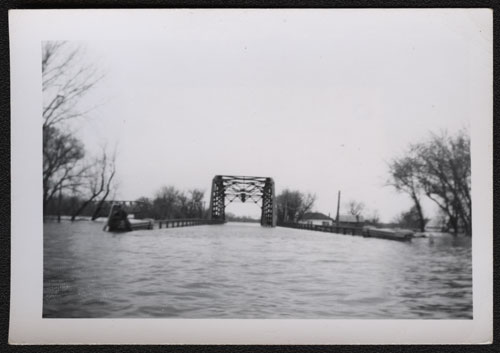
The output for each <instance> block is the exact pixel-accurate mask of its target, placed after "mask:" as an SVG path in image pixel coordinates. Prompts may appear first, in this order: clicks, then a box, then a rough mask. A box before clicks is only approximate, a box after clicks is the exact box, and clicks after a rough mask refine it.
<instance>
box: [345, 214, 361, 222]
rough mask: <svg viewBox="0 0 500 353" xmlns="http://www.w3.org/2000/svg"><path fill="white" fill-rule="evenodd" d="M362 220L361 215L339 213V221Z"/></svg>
mask: <svg viewBox="0 0 500 353" xmlns="http://www.w3.org/2000/svg"><path fill="white" fill-rule="evenodd" d="M363 221H364V219H363V216H355V215H352V214H345V215H339V223H344V224H345V223H361V222H363Z"/></svg>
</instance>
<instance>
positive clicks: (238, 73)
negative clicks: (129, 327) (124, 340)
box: [11, 9, 492, 342]
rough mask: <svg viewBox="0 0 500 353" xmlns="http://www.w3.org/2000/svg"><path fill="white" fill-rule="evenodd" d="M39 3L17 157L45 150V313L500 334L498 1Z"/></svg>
mask: <svg viewBox="0 0 500 353" xmlns="http://www.w3.org/2000/svg"><path fill="white" fill-rule="evenodd" d="M22 12H23V11H18V12H17V13H16V17H14V16H11V17H14V18H13V20H14V21H13V24H11V60H12V61H13V62H14V64H15V63H16V61H15V60H16V59H17V60H18V62H22V60H24V59H23V58H26V57H28V56H29V67H30V70H24V71H23V72H22V74H20V76H22V79H20V80H19V81H18V82H20V83H19V86H16V83H15V81H13V84H12V89H13V97H14V98H15V97H16V96H17V97H21V99H20V101H19V102H18V103H17V106H18V107H19V108H18V109H17V110H16V105H14V106H13V116H12V124H13V131H14V133H13V146H14V148H15V145H16V141H19V143H18V145H21V142H20V141H21V140H22V141H24V142H23V143H24V144H25V145H26V144H29V147H27V149H29V151H30V152H26V153H25V152H24V149H22V148H19V152H18V154H17V156H16V152H15V151H14V152H13V153H14V154H13V156H14V159H15V158H16V157H19V158H17V160H15V161H13V166H14V167H15V165H16V163H18V164H21V161H22V159H24V161H26V159H27V158H31V157H30V156H34V157H33V158H37V159H36V160H37V163H34V164H36V165H35V166H32V167H26V166H23V167H22V168H25V169H24V171H20V172H19V175H23V177H20V178H18V179H17V180H18V182H19V183H24V185H23V186H21V185H20V186H19V189H21V187H22V188H23V193H22V195H26V196H19V198H18V199H17V201H16V200H13V214H14V213H15V212H16V210H15V209H16V202H18V204H19V205H20V204H22V203H25V202H26V200H30V202H32V203H35V204H36V205H35V206H36V207H37V209H36V210H34V211H30V210H28V211H26V212H28V214H29V215H33V217H32V218H35V219H38V220H39V221H37V222H36V223H35V225H34V226H33V227H35V226H36V227H38V228H39V229H38V231H37V234H34V235H33V236H32V237H35V238H37V241H36V243H35V244H37V245H36V246H35V245H33V248H32V249H33V250H30V251H31V252H26V251H25V252H24V257H23V259H24V260H21V259H20V258H17V259H18V260H17V261H18V262H15V251H16V249H17V248H19V249H20V248H21V247H24V246H25V242H27V241H28V238H26V237H27V236H26V234H28V233H30V231H28V230H24V231H23V229H24V228H23V227H24V226H23V225H19V226H18V227H19V228H17V234H16V227H15V226H13V237H15V239H13V251H14V252H13V270H15V269H16V263H17V264H18V265H17V268H19V269H20V271H21V272H22V273H27V272H28V271H27V269H24V267H23V266H24V265H19V264H24V262H22V261H25V262H26V263H28V262H29V260H30V258H31V259H32V261H33V262H34V265H33V266H35V265H36V266H38V267H37V268H38V272H36V273H37V274H36V275H34V276H35V277H36V280H34V284H33V286H35V285H36V286H37V290H36V292H32V293H36V296H35V297H36V299H35V300H36V305H35V306H36V310H37V312H38V314H37V315H38V319H39V320H41V322H45V323H50V325H53V324H54V325H55V324H58V323H63V322H66V321H64V320H63V319H71V320H70V321H71V322H82V321H81V320H78V319H98V320H97V321H99V320H101V321H102V322H106V320H105V319H123V320H125V319H175V320H173V321H169V322H173V324H172V325H175V322H181V323H182V325H184V324H186V325H188V324H189V322H191V321H193V322H197V321H196V320H198V319H204V320H205V322H207V321H206V319H211V320H221V319H226V320H231V321H222V322H228V323H230V322H232V320H238V322H244V323H245V322H252V321H253V320H263V321H264V322H273V323H276V322H281V320H283V322H286V320H294V321H293V322H299V323H303V324H307V322H312V323H314V322H315V321H316V320H326V321H328V322H332V323H333V324H334V325H336V322H338V323H341V322H349V324H348V325H351V326H346V327H354V326H356V325H355V324H354V323H355V322H357V321H358V320H367V322H368V325H375V326H377V325H379V324H378V323H381V325H384V324H385V323H387V324H394V325H396V327H397V325H406V324H408V325H410V324H412V323H414V322H415V323H417V324H418V325H421V326H425V325H427V323H429V325H431V324H436V325H444V324H446V323H447V322H453V323H454V324H456V325H458V326H459V327H461V328H466V327H471V326H467V325H474V324H475V323H476V322H478V321H477V320H478V319H481V322H484V321H486V326H485V327H486V330H483V331H482V332H483V333H484V334H483V335H482V336H480V337H488V332H489V331H488V318H491V317H490V316H488V315H491V313H490V314H488V308H489V309H490V311H491V303H490V302H489V301H488V298H491V293H490V292H489V291H490V290H491V283H489V282H488V281H490V280H491V278H492V277H491V272H490V273H488V272H487V271H480V272H479V270H480V269H484V268H485V267H486V268H488V265H491V261H492V258H491V251H492V244H491V239H492V229H490V228H489V226H490V224H491V210H492V205H491V197H492V195H491V194H489V193H488V192H491V177H490V175H488V173H489V171H490V170H491V160H490V159H489V157H488V156H490V155H489V153H492V151H490V149H491V141H492V140H491V129H492V126H491V125H492V106H491V105H492V87H491V85H492V76H491V74H492V27H491V26H492V24H491V22H492V16H491V12H490V11H489V10H486V9H476V10H466V9H449V10H446V9H440V10H438V9H426V10H397V9H391V10H375V9H373V10H368V9H365V10H347V9H345V10H307V9H302V10H163V11H162V10H157V11H143V12H141V11H136V12H134V11H131V10H130V11H122V12H119V11H111V10H110V11H98V10H96V11H95V12H94V13H92V16H91V14H89V13H88V11H87V14H86V13H85V12H86V11H78V10H73V11H66V13H67V15H65V14H64V13H65V12H64V11H63V12H62V13H61V12H57V11H38V12H37V11H31V12H29V15H30V16H31V17H30V16H26V17H25V18H26V19H25V20H23V19H24V17H23V15H24V14H25V13H26V12H25V13H24V14H23V13H22ZM90 12H92V11H90ZM11 15H12V14H11ZM136 15H137V16H136ZM99 16H101V19H102V24H98V25H96V26H95V27H93V26H94V25H93V23H94V22H93V21H94V20H95V19H96V18H99ZM134 16H135V17H134ZM32 18H35V19H36V20H37V21H35V23H36V25H33V29H30V30H25V25H23V24H26V23H28V19H32ZM91 18H93V19H94V20H91ZM16 20H18V21H17V22H16ZM134 20H136V22H137V23H136V22H134ZM51 21H52V22H51ZM95 21H97V20H95ZM129 22H130V23H132V25H131V26H132V28H133V29H134V32H133V33H132V32H130V34H129V32H127V30H124V28H127V23H129ZM138 23H140V25H139V24H138ZM16 25H17V27H12V26H16ZM63 25H64V27H63ZM39 28H41V29H43V30H41V31H40V32H38V33H37V34H36V35H33V34H31V32H35V31H37V29H39ZM14 29H17V30H18V32H15V31H14ZM65 29H66V30H67V32H64V31H65ZM120 30H124V32H120ZM30 36H31V37H30ZM23 38H31V39H30V40H28V39H25V40H23ZM23 53H25V54H23ZM28 54H30V55H28ZM31 54H33V55H31ZM19 65H20V67H22V65H21V64H19ZM26 67H28V64H26ZM20 71H21V70H18V71H17V72H20ZM13 72H14V73H15V72H16V68H15V67H14V69H13ZM14 78H15V75H14V76H13V79H14ZM28 81H29V82H30V83H29V87H30V89H29V90H24V91H23V92H24V93H25V94H26V96H30V97H34V98H33V99H32V100H31V101H30V103H29V104H28V103H27V100H26V101H23V99H25V98H23V97H24V96H23V95H22V92H21V91H20V90H17V91H16V89H17V87H23V85H26V87H28V84H27V83H26V82H28ZM16 92H19V93H18V94H17V95H16ZM26 99H27V98H26ZM20 116H22V118H18V117H20ZM16 119H17V120H16ZM27 124H29V126H28V125H27ZM27 130H29V132H27ZM16 133H17V135H16ZM16 136H17V137H18V138H17V139H16ZM29 136H31V138H30V137H29ZM23 153H24V154H23ZM15 174H16V173H15V172H14V175H15ZM28 180H29V181H28ZM28 184H30V185H28ZM13 190H14V191H15V190H16V189H15V186H14V189H13ZM25 190H26V191H25ZM13 195H14V197H15V194H13ZM19 195H21V194H19ZM35 206H33V207H35ZM473 208H474V212H473ZM18 210H19V217H20V218H21V219H22V218H23V216H22V215H24V214H23V212H24V211H23V210H21V209H18ZM473 214H474V215H473ZM30 217H31V216H29V217H28V215H26V219H24V222H27V218H30ZM488 222H490V223H488ZM21 223H22V221H21ZM478 224H479V225H478ZM30 234H31V233H30ZM23 237H25V238H23ZM30 249H31V248H30ZM479 251H480V252H479ZM29 253H31V254H32V255H33V257H29V255H28V257H26V254H29ZM481 254H482V255H484V257H483V259H482V260H481V259H479V257H481ZM473 255H474V256H473ZM473 260H474V261H473ZM475 261H479V264H476V262H475ZM29 266H31V265H29V264H28V265H26V266H25V267H29ZM490 270H491V269H490ZM23 271H24V272H23ZM20 277H22V276H21V275H20ZM28 282H30V281H28ZM24 285H26V281H24V282H23V284H19V288H21V287H22V286H24ZM15 288H16V285H15V284H14V285H13V291H15V290H16V289H15ZM23 295H28V294H26V293H24V294H23ZM33 295H34V294H33ZM19 298H21V297H19ZM477 298H480V300H477ZM15 300H16V299H14V301H15ZM19 300H22V299H19ZM20 311H22V310H20ZM13 312H15V310H14V311H11V315H12V314H13ZM38 319H37V320H38ZM187 319H189V320H187ZM271 319H272V320H271ZM483 319H484V320H483ZM11 320H13V318H12V316H11ZM151 321H152V322H155V321H154V320H150V322H151ZM93 322H94V321H93ZM118 322H128V321H126V320H125V321H120V320H118ZM217 322H219V321H217ZM398 322H400V323H401V324H398ZM402 327H403V326H402ZM450 327H451V326H450ZM490 329H491V328H490ZM19 330H21V327H19ZM407 331H411V330H407ZM422 332H423V331H422ZM353 333H354V332H353ZM443 335H444V336H446V330H445V331H443ZM72 337H73V338H71V339H70V340H72V342H75V340H77V339H75V338H74V337H77V336H72ZM414 337H419V338H418V339H420V340H422V341H424V342H426V341H427V342H428V341H430V340H431V339H430V338H429V339H427V338H425V337H424V338H422V337H420V336H414ZM460 339H461V338H460V337H457V338H456V340H457V342H459V341H460ZM471 339H472V338H471ZM413 340H417V339H416V338H413ZM386 342H390V339H389V341H386Z"/></svg>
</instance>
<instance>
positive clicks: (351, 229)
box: [278, 222, 363, 235]
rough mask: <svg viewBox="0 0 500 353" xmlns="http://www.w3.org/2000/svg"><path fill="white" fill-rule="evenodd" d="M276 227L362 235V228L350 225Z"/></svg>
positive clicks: (303, 224) (289, 223) (288, 223)
mask: <svg viewBox="0 0 500 353" xmlns="http://www.w3.org/2000/svg"><path fill="white" fill-rule="evenodd" d="M278 227H286V228H296V229H306V230H315V231H319V232H328V233H338V234H351V235H362V234H363V227H362V226H360V225H352V224H339V225H338V226H337V225H336V224H334V225H332V226H327V225H317V224H308V223H296V222H280V223H278Z"/></svg>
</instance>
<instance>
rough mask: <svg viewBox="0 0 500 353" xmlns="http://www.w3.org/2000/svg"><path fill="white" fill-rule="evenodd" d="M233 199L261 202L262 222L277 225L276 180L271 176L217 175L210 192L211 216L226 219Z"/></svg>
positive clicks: (262, 223)
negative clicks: (228, 206)
mask: <svg viewBox="0 0 500 353" xmlns="http://www.w3.org/2000/svg"><path fill="white" fill-rule="evenodd" d="M233 201H241V202H246V201H250V202H254V203H256V204H259V203H261V209H262V216H261V218H260V224H261V225H262V226H265V227H276V217H277V214H276V196H275V193H274V181H273V179H272V178H269V177H251V176H233V175H216V176H215V177H214V178H213V180H212V192H211V194H210V217H211V219H212V220H219V221H225V218H226V216H225V209H226V206H227V205H228V204H230V203H231V202H233Z"/></svg>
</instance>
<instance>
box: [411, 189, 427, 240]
mask: <svg viewBox="0 0 500 353" xmlns="http://www.w3.org/2000/svg"><path fill="white" fill-rule="evenodd" d="M411 198H412V199H413V202H415V208H416V209H417V213H418V221H419V225H420V231H421V232H425V218H424V212H423V211H422V206H421V205H420V200H419V199H418V197H417V195H416V194H415V193H413V194H412V195H411Z"/></svg>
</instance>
